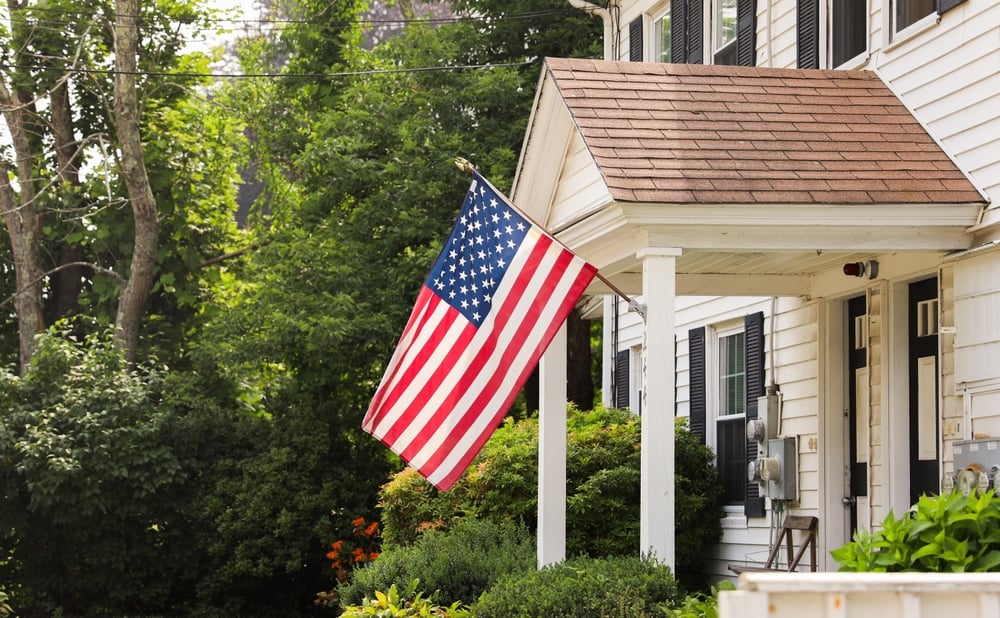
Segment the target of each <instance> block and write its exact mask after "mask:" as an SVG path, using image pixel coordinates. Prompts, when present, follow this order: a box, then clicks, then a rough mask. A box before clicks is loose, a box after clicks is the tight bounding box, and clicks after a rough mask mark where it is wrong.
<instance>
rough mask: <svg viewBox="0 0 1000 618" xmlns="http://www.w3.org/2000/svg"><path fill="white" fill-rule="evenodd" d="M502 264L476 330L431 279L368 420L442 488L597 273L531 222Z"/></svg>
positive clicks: (380, 436)
mask: <svg viewBox="0 0 1000 618" xmlns="http://www.w3.org/2000/svg"><path fill="white" fill-rule="evenodd" d="M477 180H481V179H479V178H477ZM481 182H483V183H485V181H481ZM481 186H482V187H489V185H488V183H485V184H484V185H481ZM489 188H490V189H492V188H491V187H489ZM476 189H477V184H476V181H475V180H474V182H473V188H472V190H471V191H470V195H475V194H476ZM480 190H482V189H480ZM504 206H505V207H509V205H508V204H506V203H505V204H504ZM463 238H464V237H463ZM470 245H471V243H470ZM446 250H447V247H446ZM498 250H499V249H498ZM505 268H506V270H504V272H505V273H506V276H503V277H502V278H501V279H500V280H499V281H498V282H496V287H495V289H492V294H491V299H490V302H491V303H492V304H491V307H490V309H489V312H488V313H487V314H486V315H485V317H484V318H483V319H482V322H481V323H480V324H479V326H478V327H477V326H476V325H475V324H474V323H472V322H471V321H470V320H469V319H467V317H466V315H463V314H462V312H461V311H459V310H458V309H457V308H456V307H455V306H454V304H450V303H449V302H448V301H446V300H445V299H444V298H442V297H441V296H439V294H438V293H435V292H434V291H433V290H431V288H430V286H429V285H426V284H425V286H424V287H423V288H422V290H421V293H420V295H419V297H418V299H417V302H416V305H415V306H414V309H413V312H412V314H411V316H410V320H409V322H408V324H407V326H406V328H405V329H404V331H403V335H402V336H401V338H400V342H399V344H398V346H397V348H396V351H395V353H394V354H393V357H392V359H391V360H390V362H389V365H388V367H387V368H386V371H385V375H384V376H383V379H382V382H381V384H380V385H379V388H378V390H377V391H376V394H375V397H374V398H373V400H372V403H371V406H370V407H369V410H368V414H367V415H366V416H365V420H364V423H363V428H364V429H365V430H366V431H368V432H369V433H371V434H372V435H373V436H375V437H376V438H378V439H379V440H381V441H382V442H383V443H384V444H385V445H386V446H388V447H389V448H390V449H392V450H393V451H394V452H396V453H397V454H399V455H400V457H402V458H403V460H404V461H407V462H408V463H409V464H410V465H411V466H413V467H414V468H416V469H417V470H418V471H419V472H420V473H421V474H423V475H424V476H425V477H427V478H428V480H429V481H430V482H431V483H432V484H434V485H435V486H436V487H438V488H439V489H447V488H448V487H450V486H451V485H452V484H454V482H455V481H456V480H458V478H460V477H461V475H462V474H463V473H464V471H465V469H466V468H467V467H468V465H469V463H471V461H472V459H473V458H474V457H475V456H476V454H477V453H478V452H479V450H480V449H481V448H482V446H483V444H485V442H486V440H487V439H489V437H490V435H491V434H492V432H493V430H494V429H495V428H496V426H497V424H498V423H499V422H500V420H501V419H502V418H503V416H504V414H505V413H506V412H507V410H508V408H509V407H510V405H511V403H512V402H513V400H514V398H515V397H516V396H517V393H518V391H519V390H520V389H521V387H522V386H523V385H524V382H525V381H526V380H527V378H528V375H529V374H530V373H531V371H532V369H533V368H534V366H535V364H536V363H537V362H538V359H539V358H540V357H541V355H542V353H543V352H544V350H545V348H546V347H547V346H548V344H549V342H550V341H551V340H552V337H553V336H554V335H555V333H556V331H557V330H558V328H559V327H560V326H561V325H562V323H563V321H564V320H565V318H566V316H567V315H568V314H569V312H570V311H571V310H572V308H573V305H574V304H575V303H576V301H577V299H578V298H579V297H580V295H581V294H582V293H583V291H584V289H585V288H586V286H587V285H588V284H589V282H590V280H591V279H592V278H593V276H594V274H595V272H596V270H595V269H594V267H593V266H591V265H590V264H587V263H586V262H585V261H583V260H581V259H580V258H578V257H576V256H574V255H573V254H572V253H571V252H570V251H569V250H568V249H566V248H565V247H563V246H562V245H561V244H559V243H558V242H557V241H555V240H554V239H553V238H552V237H551V236H549V235H548V234H546V233H545V232H544V231H542V230H539V229H538V228H534V227H532V228H529V229H528V232H527V234H525V235H524V237H523V240H522V241H521V242H520V245H519V246H518V247H517V248H516V252H515V253H514V255H513V256H512V257H511V259H510V261H509V264H505ZM432 276H434V275H433V273H432Z"/></svg>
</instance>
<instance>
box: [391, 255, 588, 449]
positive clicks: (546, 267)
mask: <svg viewBox="0 0 1000 618" xmlns="http://www.w3.org/2000/svg"><path fill="white" fill-rule="evenodd" d="M562 252H563V247H562V246H560V245H559V244H558V243H553V244H552V245H550V247H549V248H548V250H547V251H546V253H545V255H544V256H543V258H542V260H541V262H540V263H539V265H538V268H537V269H536V270H535V272H534V274H533V275H532V278H531V280H530V281H529V283H528V284H527V286H526V287H527V289H528V290H532V289H536V288H538V287H539V286H540V284H541V283H542V282H544V281H545V279H547V278H548V277H549V276H550V274H551V270H552V268H553V266H554V264H555V262H556V259H557V258H558V256H559V255H560V254H561V253H562ZM518 257H519V258H522V259H523V257H526V256H520V255H519V256H518ZM513 281H514V278H512V279H511V281H510V282H509V283H508V282H505V283H506V286H503V285H502V286H501V287H505V288H506V287H509V286H512V285H513ZM570 281H572V278H570ZM565 288H568V286H567V285H566V281H565V279H564V280H562V281H560V283H559V287H558V288H557V290H556V291H555V292H554V293H553V295H552V297H551V299H550V301H549V302H548V304H547V305H546V306H545V307H544V308H543V312H542V314H541V315H540V317H539V319H538V321H537V322H536V323H535V324H534V325H533V326H532V329H531V330H530V331H529V334H528V335H527V336H526V337H525V338H524V341H523V343H522V345H521V347H520V348H519V349H518V351H517V356H516V357H515V360H514V361H513V362H510V363H509V364H507V365H506V366H505V367H503V368H502V369H500V370H499V371H498V368H499V365H500V357H501V354H499V353H498V354H494V355H492V356H491V357H490V358H489V359H488V360H487V362H486V363H485V365H484V366H483V368H482V370H481V371H480V372H479V374H478V375H477V377H476V379H475V382H474V383H473V385H471V386H470V388H469V389H468V390H466V391H465V393H464V394H463V396H462V398H461V399H460V400H459V402H458V403H457V405H456V406H455V413H454V414H453V415H451V416H450V417H449V419H450V420H454V421H457V420H458V419H459V418H461V416H462V415H464V413H465V412H466V411H467V410H468V409H469V408H470V407H471V405H472V404H473V402H474V401H475V400H476V398H478V397H479V395H480V394H481V393H482V390H483V388H485V386H486V385H487V383H488V382H489V381H490V380H491V379H492V378H493V376H494V375H495V374H498V373H499V374H502V375H503V376H504V379H503V380H502V381H501V383H500V386H499V387H498V388H497V389H496V390H495V391H494V395H493V397H492V399H491V400H490V402H489V403H488V404H487V407H486V409H487V410H489V411H491V412H492V411H494V409H495V408H496V407H497V406H499V405H500V404H501V403H502V402H503V399H504V398H505V397H506V395H508V394H509V391H510V389H511V388H513V386H514V383H515V382H516V379H517V377H518V375H519V374H520V372H521V370H523V367H524V364H525V363H526V361H527V359H528V357H530V355H531V351H532V350H533V349H534V347H536V346H537V345H538V341H539V340H540V339H541V337H542V334H543V333H544V331H545V329H546V328H548V326H549V325H550V324H551V321H552V320H553V319H554V314H555V309H556V307H557V306H558V304H560V303H561V302H562V297H559V296H558V295H559V294H560V293H562V294H563V296H565ZM497 295H498V296H500V298H501V302H502V303H504V304H505V303H506V301H507V300H509V299H511V298H512V297H513V296H514V295H513V294H510V293H509V292H508V290H506V289H503V290H498V292H497ZM537 299H538V295H537V294H536V293H527V294H522V295H521V298H520V299H519V300H518V301H517V305H516V306H515V307H514V309H513V311H512V312H511V315H512V319H510V320H508V322H507V324H506V326H505V327H504V328H503V331H502V332H499V333H496V339H497V340H498V341H500V342H503V341H505V340H508V341H509V340H513V335H514V333H516V331H518V330H519V329H520V328H521V327H522V324H521V322H520V321H519V320H518V316H519V315H524V314H525V313H526V312H527V310H528V308H529V307H530V306H531V305H532V304H534V303H535V302H536V301H537ZM553 299H554V300H555V301H556V302H554V303H553V302H552V300H553ZM497 309H498V308H497V307H494V311H495V312H496V313H501V312H502V308H501V309H500V310H499V311H497ZM491 317H492V314H491ZM489 321H491V322H492V319H490V320H489ZM490 326H491V330H492V324H491V325H490ZM452 386H453V384H452ZM445 392H446V393H447V392H450V391H445ZM491 416H492V414H489V413H487V414H482V415H479V416H478V417H477V418H476V423H474V425H473V426H472V427H471V428H470V431H469V432H468V433H467V434H466V437H463V439H462V441H461V444H463V445H464V446H465V448H468V443H469V442H470V441H471V440H474V437H473V438H468V437H467V436H468V435H469V434H474V433H476V432H475V430H474V427H476V426H477V425H484V424H486V425H488V424H489V423H490V422H491V421H492V418H490V417H491ZM452 427H453V423H447V422H446V423H445V424H443V425H442V426H441V427H439V428H438V429H437V430H436V431H435V433H434V435H433V436H432V437H431V439H430V440H428V442H427V444H426V445H425V446H424V447H423V448H422V449H421V450H420V451H419V452H418V453H417V454H416V455H415V456H414V457H413V458H412V459H411V461H410V463H411V465H413V466H414V467H417V468H419V467H421V466H422V465H423V464H425V463H426V462H427V460H428V459H429V458H430V457H431V456H432V454H433V453H434V451H436V450H437V449H438V448H440V446H441V444H443V443H444V441H445V440H447V439H448V437H449V435H450V434H451V433H452ZM476 435H478V434H476ZM461 454H462V448H461V447H459V448H455V449H454V450H453V451H452V457H457V456H461ZM450 458H451V457H450Z"/></svg>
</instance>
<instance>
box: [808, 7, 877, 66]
mask: <svg viewBox="0 0 1000 618" xmlns="http://www.w3.org/2000/svg"><path fill="white" fill-rule="evenodd" d="M890 1H891V0H890ZM840 2H842V0H824V2H823V4H822V6H821V7H820V15H821V19H822V21H823V23H821V24H820V28H819V45H820V54H821V58H820V66H822V67H829V68H831V69H844V70H850V69H857V68H860V67H862V66H864V65H865V64H867V63H868V58H869V57H870V56H871V43H872V41H871V39H872V36H871V34H872V8H871V2H870V0H865V48H864V50H863V51H862V52H861V53H859V54H857V55H856V56H854V57H853V58H848V59H847V60H845V61H844V62H842V63H841V64H838V65H834V64H833V42H834V37H833V26H834V23H833V9H834V6H835V5H836V4H839V3H840Z"/></svg>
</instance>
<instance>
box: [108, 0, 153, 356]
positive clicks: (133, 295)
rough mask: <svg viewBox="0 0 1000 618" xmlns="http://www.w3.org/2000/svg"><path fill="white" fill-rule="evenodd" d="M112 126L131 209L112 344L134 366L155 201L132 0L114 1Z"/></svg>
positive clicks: (148, 270)
mask: <svg viewBox="0 0 1000 618" xmlns="http://www.w3.org/2000/svg"><path fill="white" fill-rule="evenodd" d="M115 14H116V15H117V19H116V21H115V108H114V121H115V126H116V128H117V130H118V140H119V144H120V147H121V161H120V166H121V171H122V177H123V179H124V180H125V187H126V189H127V190H128V196H129V200H130V201H131V203H132V217H133V219H134V220H135V241H134V244H133V247H132V265H131V268H130V270H129V275H128V280H127V283H126V284H125V286H124V288H122V290H121V293H120V295H119V298H118V314H117V316H116V318H115V344H116V345H117V346H118V347H119V348H120V349H123V350H124V351H125V358H126V360H128V362H129V363H134V361H135V357H136V351H137V348H138V345H139V329H140V326H141V324H142V318H143V314H144V313H145V307H146V301H147V299H148V298H149V291H150V289H151V287H152V284H153V274H154V271H155V268H156V246H157V235H158V229H157V227H158V222H157V213H156V200H155V199H154V198H153V191H152V189H151V188H150V186H149V177H148V175H147V174H146V163H145V159H144V157H143V150H142V140H141V137H140V134H139V110H138V104H137V100H136V81H137V80H136V69H137V62H136V58H137V56H138V52H139V3H138V0H116V2H115Z"/></svg>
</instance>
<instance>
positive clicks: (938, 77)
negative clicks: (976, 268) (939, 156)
mask: <svg viewBox="0 0 1000 618" xmlns="http://www.w3.org/2000/svg"><path fill="white" fill-rule="evenodd" d="M873 4H880V3H878V2H876V3H873ZM882 17H883V16H882V15H881V14H880V15H879V21H881V18H882ZM998 39H1000V2H996V0H967V1H966V2H965V3H963V4H962V5H961V6H960V7H959V8H957V9H955V10H954V11H951V12H949V13H947V14H945V15H944V16H942V18H941V20H940V22H939V23H937V24H934V25H932V26H930V27H928V28H926V29H925V30H923V31H921V32H919V33H917V34H916V35H915V36H913V37H911V38H909V39H906V40H904V41H902V42H900V43H899V44H898V45H896V46H893V47H890V48H889V49H888V50H886V51H884V52H883V53H881V54H880V55H878V56H877V57H876V59H875V66H874V67H873V68H876V69H877V70H878V71H879V74H880V75H881V76H882V77H883V78H884V79H886V80H887V81H888V83H889V85H890V86H891V87H892V88H893V89H894V90H895V91H896V92H897V93H898V94H899V95H900V97H901V98H902V100H903V101H904V102H905V103H906V104H907V105H908V106H909V107H910V108H911V109H912V110H913V112H914V113H915V114H916V115H917V117H918V118H919V119H920V120H921V122H923V123H924V124H925V125H926V126H927V127H928V128H929V129H930V131H931V132H932V133H933V134H934V135H935V136H936V137H937V138H938V139H939V140H941V143H942V144H943V145H944V147H945V150H947V151H948V152H949V153H951V154H952V155H953V156H954V157H955V159H956V160H957V161H958V163H959V165H960V166H961V167H962V169H963V170H965V171H966V172H967V173H969V174H970V175H971V177H972V178H973V180H974V181H975V182H976V183H977V185H979V186H980V187H981V188H983V189H985V190H986V191H987V193H988V194H989V195H990V196H991V198H992V200H993V202H994V203H1000V162H998V156H997V153H998V152H1000V130H998V127H1000V71H998V70H997V67H998V66H1000V44H998Z"/></svg>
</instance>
